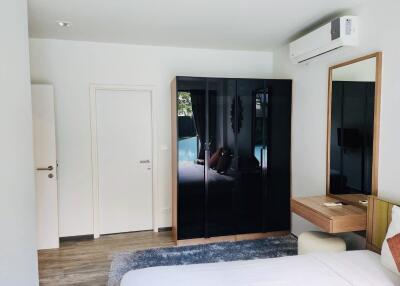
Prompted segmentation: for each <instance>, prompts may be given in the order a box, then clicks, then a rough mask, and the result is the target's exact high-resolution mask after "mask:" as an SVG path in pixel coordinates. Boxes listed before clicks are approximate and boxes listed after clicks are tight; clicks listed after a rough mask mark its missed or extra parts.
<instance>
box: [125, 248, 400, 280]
mask: <svg viewBox="0 0 400 286" xmlns="http://www.w3.org/2000/svg"><path fill="white" fill-rule="evenodd" d="M144 285H146V286H152V285H163V286H187V285H190V286H204V285H207V286H223V285H230V286H239V285H241V286H243V285H246V286H271V285H274V286H275V285H276V286H278V285H279V286H283V285H285V286H287V285H297V286H298V285H307V286H314V285H315V286H317V285H318V286H322V285H323V286H333V285H335V286H336V285H341V286H346V285H352V286H378V285H379V286H389V285H400V277H399V276H397V275H396V274H394V273H392V272H390V271H389V270H387V269H386V268H384V267H383V266H382V265H381V263H380V256H379V255H377V254H375V253H373V252H370V251H367V250H362V251H347V252H340V253H317V254H308V255H299V256H289V257H280V258H268V259H258V260H250V261H234V262H219V263H208V264H192V265H181V266H161V267H152V268H146V269H140V270H133V271H130V272H128V273H127V274H125V275H124V277H123V279H122V281H121V286H144Z"/></svg>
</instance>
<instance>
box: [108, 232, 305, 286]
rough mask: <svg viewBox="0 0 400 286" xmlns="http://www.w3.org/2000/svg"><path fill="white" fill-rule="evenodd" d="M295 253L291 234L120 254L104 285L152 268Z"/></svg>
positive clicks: (294, 244)
mask: <svg viewBox="0 0 400 286" xmlns="http://www.w3.org/2000/svg"><path fill="white" fill-rule="evenodd" d="M296 254H297V239H296V237H294V236H292V235H288V236H283V237H271V238H266V239H259V240H246V241H238V242H220V243H213V244H203V245H194V246H181V247H168V248H155V249H147V250H141V251H135V252H126V253H120V254H117V255H116V256H114V259H113V261H112V263H111V269H110V273H109V276H108V286H117V285H119V283H120V281H121V279H122V277H123V276H124V274H125V273H127V272H129V271H130V270H136V269H142V268H148V267H154V266H171V265H186V264H198V263H213V262H222V261H237V260H252V259H261V258H272V257H280V256H290V255H296Z"/></svg>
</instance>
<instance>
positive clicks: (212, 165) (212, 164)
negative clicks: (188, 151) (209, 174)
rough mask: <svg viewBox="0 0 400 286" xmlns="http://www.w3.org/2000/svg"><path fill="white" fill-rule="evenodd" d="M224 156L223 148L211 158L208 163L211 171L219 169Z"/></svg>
mask: <svg viewBox="0 0 400 286" xmlns="http://www.w3.org/2000/svg"><path fill="white" fill-rule="evenodd" d="M221 155H222V148H218V150H217V151H215V153H214V154H213V155H212V156H211V158H210V161H209V162H208V164H209V166H210V168H211V169H215V168H216V167H217V164H218V161H219V159H220V158H221Z"/></svg>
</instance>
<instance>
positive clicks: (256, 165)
mask: <svg viewBox="0 0 400 286" xmlns="http://www.w3.org/2000/svg"><path fill="white" fill-rule="evenodd" d="M264 90H265V85H264V81H263V80H253V79H239V80H237V98H236V103H235V108H233V112H232V113H234V114H235V119H234V122H235V124H234V126H233V130H234V133H235V137H236V152H235V154H236V156H235V160H234V164H235V166H234V167H235V170H236V178H237V190H236V192H235V210H236V215H237V232H238V233H255V232H261V231H262V230H263V216H262V213H263V207H264V206H263V201H264V199H265V197H264V195H265V193H264V188H263V185H264V179H263V168H262V164H264V166H266V161H264V162H263V160H264V159H265V158H264V159H263V156H264V157H266V156H265V155H262V154H263V152H264V149H265V140H266V134H267V132H266V129H265V124H266V121H265V120H264V115H265V114H264V113H263V112H265V110H260V107H261V106H260V103H261V102H260V99H261V98H260V94H263V93H264ZM257 95H258V96H257ZM263 100H264V99H263Z"/></svg>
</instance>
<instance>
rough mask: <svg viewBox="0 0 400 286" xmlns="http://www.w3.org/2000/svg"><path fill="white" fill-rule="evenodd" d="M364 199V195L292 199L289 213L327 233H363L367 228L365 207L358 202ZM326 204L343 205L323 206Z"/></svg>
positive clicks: (365, 197)
mask: <svg viewBox="0 0 400 286" xmlns="http://www.w3.org/2000/svg"><path fill="white" fill-rule="evenodd" d="M365 199H367V196H365V195H341V196H338V197H331V196H316V197H304V198H293V199H292V200H291V211H292V212H294V213H295V214H297V215H299V216H301V217H303V218H304V219H306V220H308V221H309V222H311V223H313V224H315V225H316V226H318V227H319V228H321V229H322V230H323V231H325V232H328V233H341V232H352V231H363V230H366V228H367V206H366V205H362V204H360V203H359V201H360V200H365ZM328 202H343V203H345V204H344V205H342V206H334V207H327V206H324V203H328ZM350 203H352V204H350Z"/></svg>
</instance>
